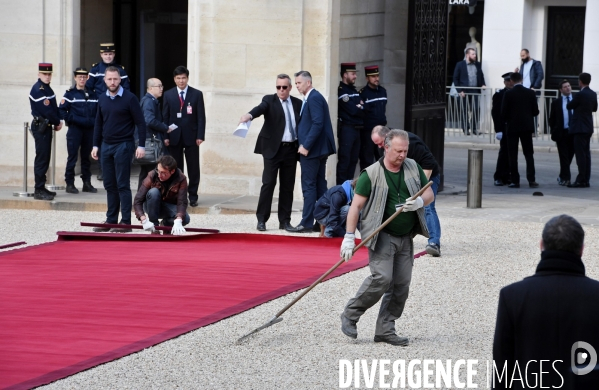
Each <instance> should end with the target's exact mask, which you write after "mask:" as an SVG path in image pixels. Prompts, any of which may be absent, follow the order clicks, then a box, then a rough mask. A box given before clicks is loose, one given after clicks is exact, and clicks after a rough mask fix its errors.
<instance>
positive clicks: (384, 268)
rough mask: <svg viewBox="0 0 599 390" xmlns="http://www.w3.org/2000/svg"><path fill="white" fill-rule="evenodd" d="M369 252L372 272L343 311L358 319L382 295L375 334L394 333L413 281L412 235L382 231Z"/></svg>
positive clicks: (348, 315) (351, 317)
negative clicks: (395, 234)
mask: <svg viewBox="0 0 599 390" xmlns="http://www.w3.org/2000/svg"><path fill="white" fill-rule="evenodd" d="M368 256H369V264H368V265H369V266H370V272H371V275H370V276H368V277H367V278H366V279H365V280H364V282H363V283H362V286H360V289H359V290H358V292H357V293H356V296H355V297H353V298H352V299H350V300H349V302H348V303H347V306H346V307H345V310H344V311H343V315H344V316H345V317H347V318H349V319H350V320H353V321H358V320H359V319H360V317H361V316H362V314H364V312H365V311H366V310H368V309H369V308H371V307H372V306H374V305H375V304H376V303H377V302H378V301H379V299H380V298H381V296H382V297H383V301H382V302H381V309H380V311H379V316H378V319H377V321H376V329H375V335H376V336H388V335H392V334H395V320H396V319H398V318H399V317H401V314H402V313H403V309H404V307H405V304H406V300H407V299H408V292H409V290H410V282H411V281H412V268H413V266H414V243H413V241H412V237H411V235H409V234H407V235H405V236H401V237H395V236H392V235H390V234H388V233H385V232H380V233H379V236H378V239H377V243H376V246H375V249H374V250H372V249H369V250H368Z"/></svg>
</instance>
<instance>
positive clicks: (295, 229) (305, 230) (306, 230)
mask: <svg viewBox="0 0 599 390" xmlns="http://www.w3.org/2000/svg"><path fill="white" fill-rule="evenodd" d="M285 230H287V231H288V232H291V233H313V232H312V228H307V227H304V226H303V225H297V226H296V227H293V226H291V225H290V229H285Z"/></svg>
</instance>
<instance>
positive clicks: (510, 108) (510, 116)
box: [501, 84, 539, 134]
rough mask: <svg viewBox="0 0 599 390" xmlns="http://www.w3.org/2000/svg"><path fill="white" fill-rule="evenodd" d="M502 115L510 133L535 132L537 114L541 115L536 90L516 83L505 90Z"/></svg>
mask: <svg viewBox="0 0 599 390" xmlns="http://www.w3.org/2000/svg"><path fill="white" fill-rule="evenodd" d="M501 115H502V116H503V119H504V120H505V122H506V123H507V132H508V134H509V133H534V132H535V118H534V117H535V116H537V115H539V106H538V104H537V95H536V94H535V92H534V91H532V90H530V89H528V88H525V87H524V86H523V85H522V84H516V85H514V87H513V88H512V89H510V90H509V91H506V92H505V96H504V98H503V105H502V107H501Z"/></svg>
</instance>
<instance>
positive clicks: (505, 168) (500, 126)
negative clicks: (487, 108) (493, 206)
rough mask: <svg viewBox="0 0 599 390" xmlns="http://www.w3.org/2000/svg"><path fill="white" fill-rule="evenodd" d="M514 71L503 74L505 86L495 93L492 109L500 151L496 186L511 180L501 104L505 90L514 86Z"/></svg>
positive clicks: (495, 177) (495, 178)
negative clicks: (512, 76) (512, 78)
mask: <svg viewBox="0 0 599 390" xmlns="http://www.w3.org/2000/svg"><path fill="white" fill-rule="evenodd" d="M511 74H512V72H507V73H504V74H503V75H501V77H502V78H503V85H504V86H505V88H502V89H500V90H499V91H497V92H495V94H494V95H493V108H492V109H491V117H492V118H493V125H494V126H495V133H496V134H495V138H497V139H498V140H499V153H498V154H497V167H496V168H495V175H494V177H493V179H494V180H495V182H494V184H495V185H496V186H503V185H508V184H510V183H511V181H510V160H509V158H508V155H507V135H506V134H505V130H506V129H505V120H504V118H503V116H502V115H501V105H502V104H503V96H504V95H505V91H507V90H508V89H510V88H512V85H513V84H512V80H511V79H510V76H511Z"/></svg>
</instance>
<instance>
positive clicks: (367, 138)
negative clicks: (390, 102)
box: [360, 65, 387, 170]
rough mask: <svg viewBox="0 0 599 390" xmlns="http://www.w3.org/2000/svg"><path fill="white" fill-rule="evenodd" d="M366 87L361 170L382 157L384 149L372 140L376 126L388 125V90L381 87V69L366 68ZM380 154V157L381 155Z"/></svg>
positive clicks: (374, 67) (375, 67)
mask: <svg viewBox="0 0 599 390" xmlns="http://www.w3.org/2000/svg"><path fill="white" fill-rule="evenodd" d="M364 73H365V74H366V81H367V82H368V83H367V84H366V86H365V87H364V88H362V89H360V98H361V99H362V101H363V102H364V130H363V131H362V132H361V144H362V146H361V148H360V170H362V169H365V168H366V167H368V166H369V165H371V164H372V163H374V161H375V160H378V159H379V158H380V157H382V153H383V151H384V150H385V149H384V148H379V147H378V145H376V144H375V143H374V142H372V139H371V133H372V129H374V128H375V126H385V125H387V116H386V115H385V112H386V110H387V90H386V89H385V88H383V87H381V85H380V81H379V67H378V65H371V66H367V67H365V68H364ZM379 153H380V155H379Z"/></svg>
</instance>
